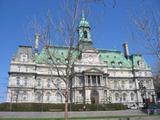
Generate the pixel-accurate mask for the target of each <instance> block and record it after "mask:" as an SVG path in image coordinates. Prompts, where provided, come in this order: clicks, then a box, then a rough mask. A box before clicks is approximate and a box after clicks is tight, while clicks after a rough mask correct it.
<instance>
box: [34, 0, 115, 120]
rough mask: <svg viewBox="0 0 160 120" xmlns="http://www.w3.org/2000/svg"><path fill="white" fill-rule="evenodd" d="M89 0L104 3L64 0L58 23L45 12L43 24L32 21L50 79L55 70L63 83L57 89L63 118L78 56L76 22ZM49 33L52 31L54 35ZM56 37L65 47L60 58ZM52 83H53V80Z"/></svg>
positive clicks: (98, 0)
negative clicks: (46, 60) (61, 102)
mask: <svg viewBox="0 0 160 120" xmlns="http://www.w3.org/2000/svg"><path fill="white" fill-rule="evenodd" d="M90 2H94V3H97V2H100V3H104V1H103V0H87V1H85V0H84V1H83V0H82V1H80V0H73V1H70V0H64V1H63V2H62V4H61V5H62V6H61V9H60V10H61V11H62V12H63V15H62V16H61V17H60V20H59V22H58V23H57V22H55V21H53V19H52V17H51V15H50V14H47V17H46V23H45V25H43V26H41V25H39V24H38V22H37V21H35V22H34V23H33V27H34V28H33V29H34V32H35V33H36V34H37V35H36V36H37V38H38V39H39V43H40V45H41V46H43V49H44V50H45V53H46V55H47V59H48V61H49V64H50V71H51V80H53V72H56V74H57V75H58V77H59V78H60V79H61V80H62V81H63V82H64V83H65V88H64V89H60V90H59V91H60V92H61V94H62V95H63V96H64V99H65V113H64V119H65V120H67V119H68V102H69V100H71V99H70V98H71V96H70V95H71V84H72V79H73V78H74V76H75V72H74V63H75V61H76V60H77V59H78V56H75V54H76V52H77V49H78V42H77V41H78V40H77V34H76V33H77V23H78V21H79V16H80V14H81V12H82V8H83V5H84V4H86V3H90ZM114 3H115V2H114ZM88 9H89V8H87V9H84V11H88ZM51 33H52V34H53V33H54V37H53V36H52V34H51ZM57 36H58V37H57ZM56 39H59V40H61V41H63V42H64V45H65V49H67V50H66V51H67V53H66V55H65V56H61V58H59V56H58V53H57V52H58V50H57V48H58V47H57V46H56V45H55V43H56ZM36 49H37V48H36ZM36 51H37V50H35V52H36ZM35 57H36V55H35ZM52 83H53V84H54V85H55V83H54V81H52Z"/></svg>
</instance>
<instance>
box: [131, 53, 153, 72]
mask: <svg viewBox="0 0 160 120" xmlns="http://www.w3.org/2000/svg"><path fill="white" fill-rule="evenodd" d="M130 59H131V60H132V64H133V68H134V69H145V70H148V69H149V70H150V69H151V68H150V67H149V66H148V65H147V63H146V62H145V60H144V59H143V57H142V55H140V54H133V55H131V56H130Z"/></svg>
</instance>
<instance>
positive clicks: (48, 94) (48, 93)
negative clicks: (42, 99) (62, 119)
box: [46, 92, 51, 101]
mask: <svg viewBox="0 0 160 120" xmlns="http://www.w3.org/2000/svg"><path fill="white" fill-rule="evenodd" d="M46 96H47V101H50V96H51V93H50V92H47V94H46Z"/></svg>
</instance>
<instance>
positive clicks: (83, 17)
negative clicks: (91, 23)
mask: <svg viewBox="0 0 160 120" xmlns="http://www.w3.org/2000/svg"><path fill="white" fill-rule="evenodd" d="M82 20H85V16H84V9H82Z"/></svg>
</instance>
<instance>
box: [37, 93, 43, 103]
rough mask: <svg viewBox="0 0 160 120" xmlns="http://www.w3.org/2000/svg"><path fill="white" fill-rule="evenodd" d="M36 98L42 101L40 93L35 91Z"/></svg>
mask: <svg viewBox="0 0 160 120" xmlns="http://www.w3.org/2000/svg"><path fill="white" fill-rule="evenodd" d="M36 100H37V101H38V102H41V101H42V94H41V93H40V92H37V93H36Z"/></svg>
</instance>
